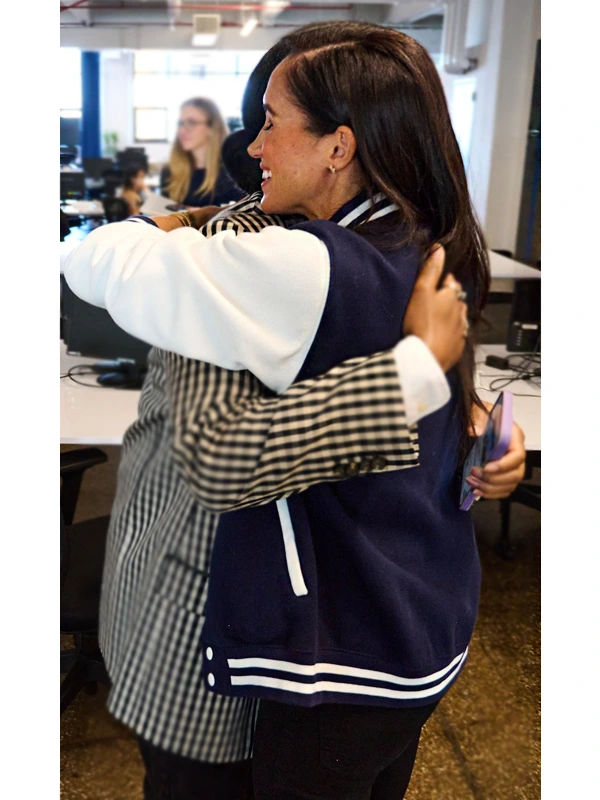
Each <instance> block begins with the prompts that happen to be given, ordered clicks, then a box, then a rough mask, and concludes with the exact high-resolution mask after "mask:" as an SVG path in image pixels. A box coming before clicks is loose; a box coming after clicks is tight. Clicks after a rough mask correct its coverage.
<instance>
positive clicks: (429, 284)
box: [415, 245, 446, 291]
mask: <svg viewBox="0 0 600 800" xmlns="http://www.w3.org/2000/svg"><path fill="white" fill-rule="evenodd" d="M434 248H435V249H434ZM445 260H446V251H445V250H444V248H443V247H442V246H441V245H437V246H435V245H434V247H432V248H431V250H430V251H429V256H428V257H427V258H426V259H425V261H424V262H423V266H422V267H421V271H420V272H419V276H418V278H417V280H416V283H415V289H417V288H418V289H429V290H430V291H435V290H436V288H437V285H438V283H439V280H440V278H441V276H442V272H443V270H444V261H445Z"/></svg>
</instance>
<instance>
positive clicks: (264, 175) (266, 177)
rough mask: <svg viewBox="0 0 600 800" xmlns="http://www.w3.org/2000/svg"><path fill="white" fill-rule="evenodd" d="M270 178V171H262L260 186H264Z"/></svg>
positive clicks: (271, 174) (271, 175)
mask: <svg viewBox="0 0 600 800" xmlns="http://www.w3.org/2000/svg"><path fill="white" fill-rule="evenodd" d="M272 177H273V173H272V172H271V170H270V169H263V173H262V178H263V179H262V183H261V186H264V185H265V184H266V183H267V182H268V181H270V180H271V178H272Z"/></svg>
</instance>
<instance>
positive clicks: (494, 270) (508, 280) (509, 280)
mask: <svg viewBox="0 0 600 800" xmlns="http://www.w3.org/2000/svg"><path fill="white" fill-rule="evenodd" d="M488 256H489V259H490V274H491V276H492V285H491V286H490V291H491V292H514V290H515V281H516V280H523V279H524V278H529V279H533V280H540V279H541V277H542V273H541V270H539V269H534V268H533V267H528V266H527V265H526V264H521V263H520V262H519V261H515V260H514V259H512V258H506V256H501V255H500V254H499V253H493V252H492V251H491V250H488Z"/></svg>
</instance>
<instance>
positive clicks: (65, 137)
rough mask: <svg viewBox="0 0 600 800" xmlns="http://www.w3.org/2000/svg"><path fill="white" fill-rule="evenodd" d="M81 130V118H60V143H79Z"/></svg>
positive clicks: (75, 144) (70, 145)
mask: <svg viewBox="0 0 600 800" xmlns="http://www.w3.org/2000/svg"><path fill="white" fill-rule="evenodd" d="M80 131H81V120H80V119H78V118H73V117H61V118H60V144H65V145H67V146H68V147H77V146H78V145H79V138H80Z"/></svg>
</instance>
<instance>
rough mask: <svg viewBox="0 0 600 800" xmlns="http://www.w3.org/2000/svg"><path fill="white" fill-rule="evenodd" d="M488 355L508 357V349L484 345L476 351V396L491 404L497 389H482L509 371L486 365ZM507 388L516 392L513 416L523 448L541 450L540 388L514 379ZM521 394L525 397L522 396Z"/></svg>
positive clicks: (495, 396) (502, 346)
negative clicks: (521, 436)
mask: <svg viewBox="0 0 600 800" xmlns="http://www.w3.org/2000/svg"><path fill="white" fill-rule="evenodd" d="M491 355H494V356H507V355H508V350H507V349H506V347H505V346H504V345H502V344H484V345H479V347H477V349H476V351H475V364H476V368H475V389H476V390H477V394H478V395H479V397H480V398H481V399H482V400H485V401H486V402H488V403H493V402H494V401H495V400H496V398H497V397H498V394H499V392H492V391H490V390H489V389H487V388H485V387H487V386H489V384H490V380H493V379H494V378H502V377H506V376H508V375H509V374H510V373H509V371H508V370H499V369H494V368H493V367H488V366H486V364H485V358H486V356H491ZM513 355H515V354H513ZM516 355H518V354H516ZM515 360H516V359H515ZM506 390H507V391H508V392H513V394H515V395H519V396H515V397H514V399H513V418H514V421H515V422H516V423H517V425H520V426H521V428H522V429H523V432H524V434H525V448H526V449H527V450H528V451H534V450H536V451H540V450H541V449H542V431H541V407H542V396H541V395H542V392H541V389H540V388H539V386H536V385H535V384H534V383H532V382H531V381H515V382H514V383H511V384H509V385H508V386H507V387H506ZM521 395H527V396H526V397H522V396H521Z"/></svg>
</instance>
